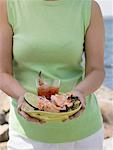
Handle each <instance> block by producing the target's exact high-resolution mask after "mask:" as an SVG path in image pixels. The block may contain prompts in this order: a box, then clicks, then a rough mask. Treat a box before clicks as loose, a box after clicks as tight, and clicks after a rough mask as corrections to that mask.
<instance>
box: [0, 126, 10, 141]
mask: <svg viewBox="0 0 113 150" xmlns="http://www.w3.org/2000/svg"><path fill="white" fill-rule="evenodd" d="M8 132H9V126H8V124H4V125H0V142H4V141H7V140H8V139H9V136H8Z"/></svg>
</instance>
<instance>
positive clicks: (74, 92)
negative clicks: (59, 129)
mask: <svg viewBox="0 0 113 150" xmlns="http://www.w3.org/2000/svg"><path fill="white" fill-rule="evenodd" d="M67 95H69V96H71V95H73V96H77V97H78V99H79V100H80V102H81V104H82V108H81V109H80V110H79V111H78V112H77V113H75V114H74V115H72V116H70V117H69V119H74V118H77V117H79V116H80V114H81V113H82V112H83V111H84V109H85V107H86V100H85V96H84V95H83V94H82V92H80V91H79V90H73V91H71V92H68V93H67Z"/></svg>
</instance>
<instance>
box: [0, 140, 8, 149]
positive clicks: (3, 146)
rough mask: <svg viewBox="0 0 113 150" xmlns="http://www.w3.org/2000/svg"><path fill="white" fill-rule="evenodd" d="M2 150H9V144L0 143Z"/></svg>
mask: <svg viewBox="0 0 113 150" xmlns="http://www.w3.org/2000/svg"><path fill="white" fill-rule="evenodd" d="M0 150H7V142H2V143H0Z"/></svg>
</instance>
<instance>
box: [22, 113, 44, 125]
mask: <svg viewBox="0 0 113 150" xmlns="http://www.w3.org/2000/svg"><path fill="white" fill-rule="evenodd" d="M19 114H20V115H21V116H22V117H24V118H25V119H26V120H28V121H31V122H33V123H36V124H42V123H45V122H44V121H42V120H40V119H36V118H33V117H31V116H29V115H28V114H27V113H25V112H24V111H19Z"/></svg>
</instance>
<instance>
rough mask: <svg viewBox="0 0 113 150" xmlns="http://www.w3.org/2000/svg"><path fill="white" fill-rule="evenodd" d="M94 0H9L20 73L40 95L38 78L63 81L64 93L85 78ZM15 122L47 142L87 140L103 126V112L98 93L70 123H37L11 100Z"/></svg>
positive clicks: (13, 125)
mask: <svg viewBox="0 0 113 150" xmlns="http://www.w3.org/2000/svg"><path fill="white" fill-rule="evenodd" d="M91 5H92V0H56V1H46V0H7V12H8V20H9V24H10V25H11V26H12V28H13V32H14V35H13V56H14V59H13V70H14V77H15V78H16V79H17V80H18V81H19V82H20V83H21V84H22V86H23V87H24V88H25V89H26V90H27V91H30V92H33V93H36V92H37V88H36V78H37V74H38V73H39V71H42V73H43V76H44V78H53V79H60V80H61V88H60V92H68V91H71V90H72V88H73V86H76V85H77V84H78V83H79V82H80V81H82V80H84V73H85V68H84V65H83V60H82V54H83V49H84V46H83V45H84V37H85V34H86V31H87V28H88V26H89V23H90V16H91ZM10 106H11V109H10V119H9V125H10V127H11V128H14V129H15V130H16V131H17V132H19V134H20V135H22V136H24V137H26V138H30V139H33V140H37V141H42V142H46V143H64V142H70V141H76V140H80V139H83V138H85V137H87V136H89V135H91V134H93V133H95V132H96V131H97V130H99V129H100V128H101V127H102V116H101V113H100V110H99V107H98V103H97V98H96V96H95V94H94V93H92V94H90V95H88V96H87V97H86V110H85V111H84V113H82V114H81V116H80V117H78V118H75V119H73V120H69V121H66V122H51V123H45V124H43V125H38V124H37V125H36V124H34V123H32V122H29V121H27V120H26V119H24V118H23V117H21V116H20V115H19V114H18V113H17V112H16V106H17V103H16V100H14V99H12V100H11V102H10Z"/></svg>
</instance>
